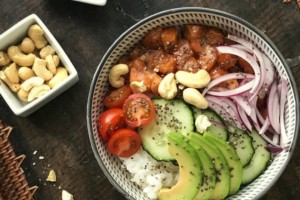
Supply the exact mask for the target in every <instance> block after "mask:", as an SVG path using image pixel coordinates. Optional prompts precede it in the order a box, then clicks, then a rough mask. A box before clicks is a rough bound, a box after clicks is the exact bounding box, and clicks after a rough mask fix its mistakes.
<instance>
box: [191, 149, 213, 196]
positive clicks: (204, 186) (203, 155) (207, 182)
mask: <svg viewBox="0 0 300 200" xmlns="http://www.w3.org/2000/svg"><path fill="white" fill-rule="evenodd" d="M194 149H195V151H196V153H197V155H198V158H199V159H200V162H201V164H202V174H203V175H202V177H203V179H202V183H201V185H199V187H198V188H199V190H198V193H197V194H196V196H195V197H194V199H195V200H198V199H201V200H209V199H210V197H211V195H212V193H213V192H214V189H215V186H216V177H217V175H216V171H215V168H214V161H213V160H212V159H211V157H210V156H209V154H208V153H207V152H206V151H205V150H204V149H203V148H202V147H201V146H197V148H194Z"/></svg>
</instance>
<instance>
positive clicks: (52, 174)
mask: <svg viewBox="0 0 300 200" xmlns="http://www.w3.org/2000/svg"><path fill="white" fill-rule="evenodd" d="M46 181H49V182H56V173H55V171H54V170H53V169H51V170H50V172H49V174H48V177H47V179H46Z"/></svg>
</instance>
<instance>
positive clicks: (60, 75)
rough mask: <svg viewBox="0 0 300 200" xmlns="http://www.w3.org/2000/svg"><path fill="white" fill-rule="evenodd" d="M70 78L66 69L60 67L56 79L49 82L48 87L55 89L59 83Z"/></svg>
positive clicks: (57, 69)
mask: <svg viewBox="0 0 300 200" xmlns="http://www.w3.org/2000/svg"><path fill="white" fill-rule="evenodd" d="M67 77H68V71H67V69H66V68H64V67H58V68H56V74H55V75H54V77H53V78H52V79H51V80H50V81H49V82H48V85H49V86H50V88H54V87H55V86H57V85H58V84H59V83H61V82H62V81H63V80H65V79H66V78H67Z"/></svg>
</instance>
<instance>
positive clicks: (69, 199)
mask: <svg viewBox="0 0 300 200" xmlns="http://www.w3.org/2000/svg"><path fill="white" fill-rule="evenodd" d="M61 195H62V197H61V198H62V200H74V197H73V195H72V194H70V193H69V192H67V191H66V190H63V191H62V194H61Z"/></svg>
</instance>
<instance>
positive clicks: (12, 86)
mask: <svg viewBox="0 0 300 200" xmlns="http://www.w3.org/2000/svg"><path fill="white" fill-rule="evenodd" d="M0 79H1V80H3V81H4V82H5V83H6V85H8V87H9V88H10V89H11V90H12V91H13V92H17V91H18V90H19V89H20V84H19V83H13V82H11V81H10V80H9V79H8V78H7V76H6V75H5V73H4V72H3V71H0Z"/></svg>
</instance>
